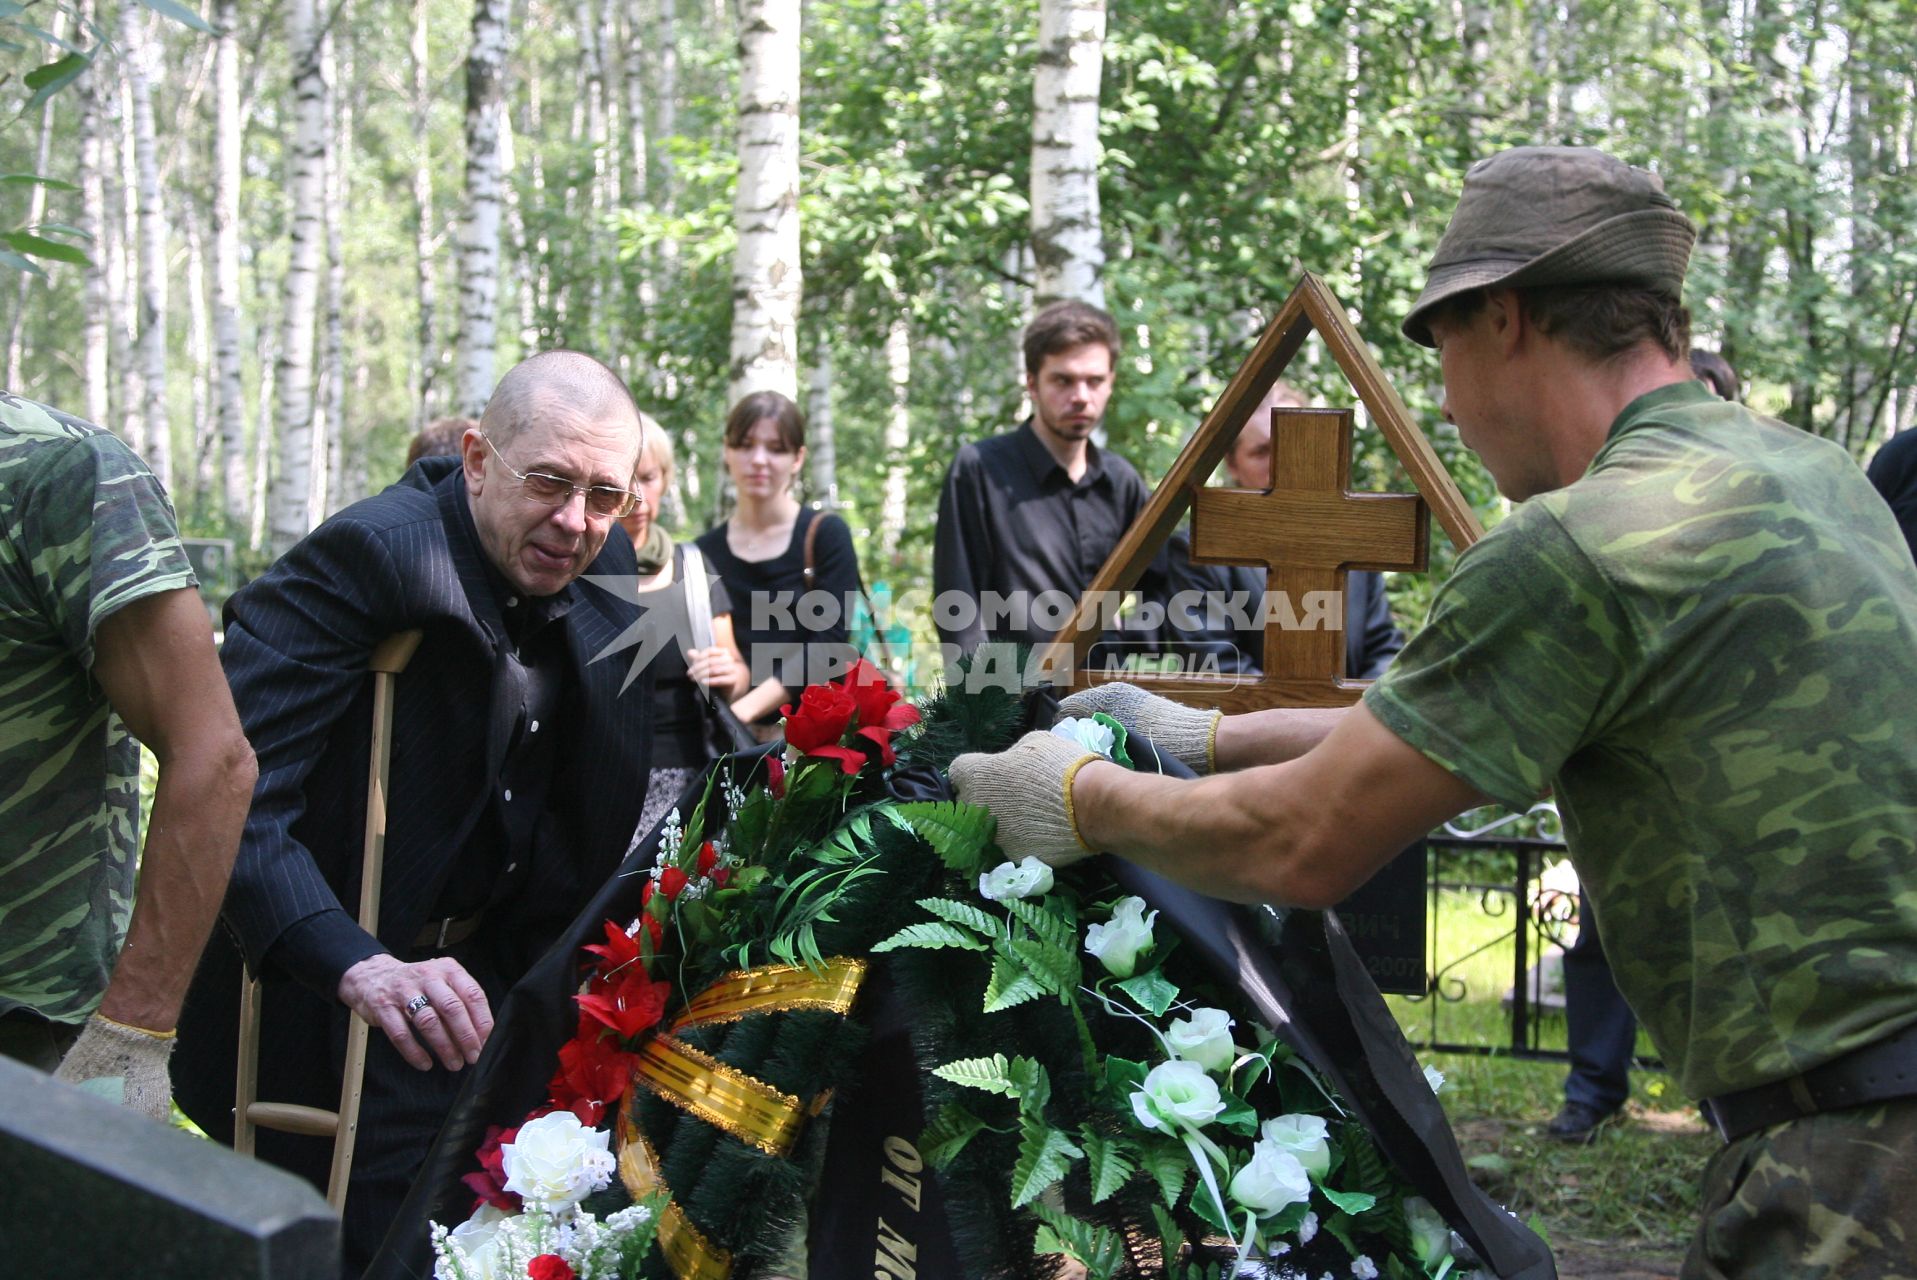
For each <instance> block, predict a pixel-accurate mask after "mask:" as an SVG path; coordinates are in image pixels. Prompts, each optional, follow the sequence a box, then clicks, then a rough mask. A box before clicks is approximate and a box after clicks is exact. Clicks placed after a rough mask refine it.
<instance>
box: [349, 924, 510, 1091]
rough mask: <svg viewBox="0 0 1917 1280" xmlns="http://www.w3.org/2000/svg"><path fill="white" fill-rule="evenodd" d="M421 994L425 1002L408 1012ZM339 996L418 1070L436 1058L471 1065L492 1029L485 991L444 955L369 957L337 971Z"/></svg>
mask: <svg viewBox="0 0 1917 1280" xmlns="http://www.w3.org/2000/svg"><path fill="white" fill-rule="evenodd" d="M419 996H424V997H426V1003H425V1004H423V1005H418V1006H417V1007H416V1008H415V1009H414V1011H413V1012H412V1013H411V1014H408V1013H407V1006H409V1005H412V1004H414V1002H415V1000H416V998H417V997H419ZM339 999H340V1003H341V1004H343V1005H346V1006H348V1007H349V1008H351V1009H352V1011H353V1012H354V1013H357V1014H358V1015H359V1016H360V1017H362V1018H364V1019H366V1021H368V1022H370V1023H371V1024H373V1025H374V1026H376V1027H378V1028H379V1029H380V1030H382V1031H384V1032H385V1033H386V1038H387V1039H388V1040H391V1041H392V1042H393V1048H395V1049H397V1050H399V1056H400V1057H402V1058H404V1059H406V1061H407V1063H408V1065H410V1066H412V1067H415V1068H417V1069H418V1070H420V1071H430V1070H431V1069H432V1066H433V1057H435V1056H436V1057H437V1058H438V1059H439V1060H440V1062H441V1063H442V1064H443V1065H444V1066H445V1068H446V1069H447V1070H448V1071H457V1070H459V1069H460V1068H461V1067H465V1066H471V1065H472V1064H473V1063H475V1062H478V1061H479V1051H480V1049H481V1048H483V1047H484V1046H485V1043H486V1037H487V1036H490V1035H491V1034H492V1033H493V1011H492V1007H491V1006H490V1005H489V1004H487V1002H486V993H485V992H484V991H482V990H481V989H480V986H479V984H478V983H477V982H475V981H473V977H472V975H471V974H469V973H467V972H466V970H465V969H464V968H462V967H461V966H460V963H459V961H457V960H453V959H450V958H448V957H446V956H436V957H434V958H433V959H431V960H422V961H420V962H419V963H418V964H407V963H405V962H404V961H402V960H400V959H398V958H397V957H395V956H391V955H387V954H385V953H381V954H379V955H376V956H368V957H366V959H364V960H362V961H360V962H359V963H358V964H356V965H354V966H353V967H352V968H350V969H348V970H347V971H346V972H345V973H344V974H342V975H341V977H340V980H339ZM428 1049H430V1050H432V1055H431V1056H429V1055H428V1054H427V1050H428Z"/></svg>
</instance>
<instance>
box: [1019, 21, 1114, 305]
mask: <svg viewBox="0 0 1917 1280" xmlns="http://www.w3.org/2000/svg"><path fill="white" fill-rule="evenodd" d="M1104 56H1105V3H1104V0H1039V6H1038V74H1037V76H1036V77H1035V79H1034V84H1033V103H1032V105H1033V112H1032V252H1033V256H1034V258H1035V259H1036V261H1037V266H1038V279H1037V282H1036V283H1037V290H1038V301H1039V302H1040V303H1041V304H1043V303H1046V302H1050V301H1054V300H1056V299H1059V298H1077V299H1079V300H1080V301H1082V302H1089V303H1091V304H1093V305H1094V306H1099V307H1102V306H1104V305H1105V285H1104V283H1103V281H1102V280H1101V279H1100V274H1101V272H1102V271H1103V270H1104V266H1105V247H1104V241H1103V232H1102V231H1101V229H1100V225H1099V208H1098V163H1099V158H1100V155H1101V149H1100V145H1099V140H1098V82H1099V78H1100V76H1101V75H1102V74H1103V70H1104Z"/></svg>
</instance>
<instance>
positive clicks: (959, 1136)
mask: <svg viewBox="0 0 1917 1280" xmlns="http://www.w3.org/2000/svg"><path fill="white" fill-rule="evenodd" d="M983 1128H985V1122H984V1121H983V1120H981V1119H979V1118H978V1117H977V1116H975V1115H973V1114H972V1113H971V1112H969V1111H967V1110H966V1109H965V1108H964V1107H961V1106H960V1105H959V1104H958V1103H956V1102H948V1103H946V1104H945V1105H944V1106H943V1107H940V1108H939V1113H938V1115H936V1116H934V1117H933V1118H932V1123H930V1124H928V1125H926V1126H925V1128H924V1129H922V1130H920V1131H919V1143H918V1145H919V1154H920V1155H921V1156H923V1157H925V1163H927V1164H929V1165H931V1166H932V1167H933V1168H934V1169H943V1168H944V1167H945V1166H946V1165H948V1164H950V1163H952V1159H953V1157H955V1156H957V1155H958V1153H959V1152H961V1151H963V1150H964V1149H965V1144H966V1143H968V1142H970V1141H971V1140H972V1139H973V1138H974V1137H976V1136H977V1135H978V1133H979V1131H980V1130H982V1129H983Z"/></svg>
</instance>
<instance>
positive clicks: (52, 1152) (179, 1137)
mask: <svg viewBox="0 0 1917 1280" xmlns="http://www.w3.org/2000/svg"><path fill="white" fill-rule="evenodd" d="M0 1184H4V1185H5V1187H6V1191H7V1194H6V1206H5V1208H3V1209H0V1274H6V1275H16V1276H118V1275H128V1276H134V1275H137V1276H139V1277H141V1280H189V1278H190V1280H207V1277H212V1276H218V1277H219V1278H220V1280H338V1277H339V1219H338V1218H337V1217H335V1216H334V1214H333V1211H332V1210H331V1209H329V1208H328V1207H327V1205H326V1201H325V1200H323V1199H321V1197H320V1195H319V1193H318V1192H317V1191H315V1190H314V1189H313V1188H312V1187H310V1186H308V1185H307V1184H306V1183H304V1182H302V1181H300V1180H299V1179H298V1178H295V1177H293V1176H291V1175H290V1174H286V1173H282V1172H280V1171H279V1170H277V1169H274V1168H271V1167H269V1166H267V1165H263V1164H260V1163H259V1162H258V1161H255V1160H249V1159H246V1158H244V1157H241V1156H236V1155H234V1154H233V1153H232V1152H231V1151H228V1150H227V1149H226V1148H224V1147H220V1146H216V1145H214V1144H213V1143H211V1142H207V1141H205V1140H204V1139H201V1138H196V1137H194V1136H192V1135H191V1134H187V1133H182V1132H180V1131H179V1130H177V1129H173V1128H170V1127H167V1126H165V1125H159V1124H155V1123H154V1122H153V1121H151V1120H149V1119H147V1118H146V1117H144V1116H140V1115H135V1114H134V1113H132V1112H130V1111H128V1110H126V1109H125V1108H123V1107H118V1106H115V1105H113V1104H112V1103H109V1102H106V1101H104V1100H102V1099H100V1098H96V1097H92V1096H90V1095H88V1094H87V1093H86V1092H84V1091H82V1090H80V1089H75V1088H73V1087H71V1086H69V1085H64V1084H61V1083H59V1082H58V1081H55V1080H53V1079H51V1078H49V1077H47V1076H43V1075H41V1074H40V1073H39V1072H37V1071H34V1070H32V1069H31V1068H29V1067H25V1066H22V1065H20V1064H19V1063H17V1062H13V1061H10V1060H8V1059H6V1058H0Z"/></svg>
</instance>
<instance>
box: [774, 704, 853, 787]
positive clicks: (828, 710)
mask: <svg viewBox="0 0 1917 1280" xmlns="http://www.w3.org/2000/svg"><path fill="white" fill-rule="evenodd" d="M779 711H780V714H781V715H783V716H785V741H786V745H787V746H789V747H791V748H792V749H793V750H794V751H797V752H798V753H799V754H800V755H802V756H809V757H811V758H813V759H819V760H837V761H838V762H839V767H840V768H841V769H843V770H845V772H847V773H857V772H858V771H859V766H860V765H861V764H864V763H865V758H864V757H863V756H862V755H860V754H859V753H858V752H856V751H853V750H852V749H851V748H849V747H844V746H841V745H840V743H839V740H840V739H841V738H843V737H845V731H846V730H847V729H850V728H851V727H852V718H853V717H854V716H855V715H857V714H858V704H857V703H855V702H854V701H853V700H852V695H851V694H849V693H847V692H846V691H845V690H844V689H842V688H840V687H839V686H838V685H836V684H809V685H807V686H806V687H805V689H804V691H802V692H801V693H800V694H799V705H798V706H797V707H796V708H795V707H793V706H792V705H791V704H790V703H787V704H786V705H785V706H783V707H781V708H779Z"/></svg>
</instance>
